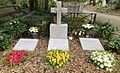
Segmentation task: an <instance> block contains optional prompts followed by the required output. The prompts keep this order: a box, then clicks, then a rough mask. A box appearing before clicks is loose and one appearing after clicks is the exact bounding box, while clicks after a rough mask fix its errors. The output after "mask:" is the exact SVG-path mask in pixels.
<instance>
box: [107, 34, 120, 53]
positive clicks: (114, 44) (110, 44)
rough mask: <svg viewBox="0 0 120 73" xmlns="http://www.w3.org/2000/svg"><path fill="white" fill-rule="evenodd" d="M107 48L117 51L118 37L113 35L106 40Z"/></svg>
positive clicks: (118, 48)
mask: <svg viewBox="0 0 120 73" xmlns="http://www.w3.org/2000/svg"><path fill="white" fill-rule="evenodd" d="M108 48H110V49H112V50H115V51H118V50H120V37H118V36H114V37H112V38H111V39H110V40H109V42H108Z"/></svg>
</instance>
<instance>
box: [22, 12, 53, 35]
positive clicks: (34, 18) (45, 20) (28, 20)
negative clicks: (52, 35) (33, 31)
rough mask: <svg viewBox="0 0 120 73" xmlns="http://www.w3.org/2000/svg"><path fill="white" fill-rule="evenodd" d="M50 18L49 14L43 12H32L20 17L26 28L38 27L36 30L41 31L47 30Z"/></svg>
mask: <svg viewBox="0 0 120 73" xmlns="http://www.w3.org/2000/svg"><path fill="white" fill-rule="evenodd" d="M51 20H52V19H51V16H50V14H48V13H46V14H44V13H40V12H33V13H31V14H28V15H26V16H24V17H22V18H21V19H20V21H21V22H23V23H24V24H27V29H28V30H29V28H30V27H38V30H39V32H41V33H42V32H46V31H47V29H48V26H49V24H50V22H51Z"/></svg>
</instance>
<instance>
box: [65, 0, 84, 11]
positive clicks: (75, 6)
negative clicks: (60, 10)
mask: <svg viewBox="0 0 120 73" xmlns="http://www.w3.org/2000/svg"><path fill="white" fill-rule="evenodd" d="M63 7H66V8H67V9H68V13H83V4H82V3H79V2H63Z"/></svg>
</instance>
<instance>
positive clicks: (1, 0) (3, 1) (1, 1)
mask: <svg viewBox="0 0 120 73" xmlns="http://www.w3.org/2000/svg"><path fill="white" fill-rule="evenodd" d="M8 4H12V1H11V0H0V5H8Z"/></svg>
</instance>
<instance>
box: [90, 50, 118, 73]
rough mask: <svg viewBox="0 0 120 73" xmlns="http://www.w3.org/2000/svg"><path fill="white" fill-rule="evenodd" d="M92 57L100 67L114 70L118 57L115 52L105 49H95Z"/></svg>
mask: <svg viewBox="0 0 120 73" xmlns="http://www.w3.org/2000/svg"><path fill="white" fill-rule="evenodd" d="M90 59H91V60H92V62H93V63H94V64H96V65H97V66H98V67H100V68H102V69H105V70H106V71H110V72H111V71H113V67H114V66H115V63H116V59H115V57H114V55H113V54H111V53H109V52H105V51H95V52H92V53H91V56H90Z"/></svg>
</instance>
